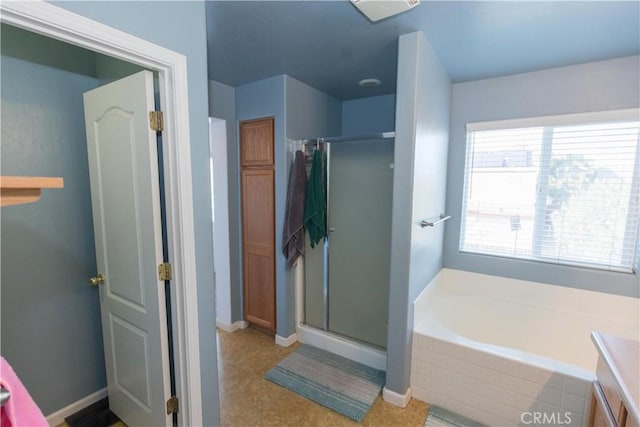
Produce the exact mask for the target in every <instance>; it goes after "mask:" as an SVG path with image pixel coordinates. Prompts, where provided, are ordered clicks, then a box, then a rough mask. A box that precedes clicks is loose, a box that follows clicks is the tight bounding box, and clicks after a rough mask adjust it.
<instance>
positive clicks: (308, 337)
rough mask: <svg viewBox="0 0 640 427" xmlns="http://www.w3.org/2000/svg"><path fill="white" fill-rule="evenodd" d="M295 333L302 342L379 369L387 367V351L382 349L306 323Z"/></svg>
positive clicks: (383, 369) (382, 369)
mask: <svg viewBox="0 0 640 427" xmlns="http://www.w3.org/2000/svg"><path fill="white" fill-rule="evenodd" d="M297 333H298V341H300V342H301V343H302V344H309V345H312V346H314V347H318V348H320V349H322V350H325V351H328V352H330V353H333V354H337V355H339V356H342V357H346V358H347V359H351V360H355V361H356V362H360V363H362V364H363V365H367V366H371V367H372V368H376V369H379V370H381V371H385V370H386V369H387V353H386V352H384V351H381V350H378V349H375V348H373V347H369V346H367V345H364V344H360V343H357V342H355V341H351V340H348V339H346V338H344V337H341V336H338V335H334V334H331V333H328V332H325V331H321V330H319V329H316V328H312V327H310V326H306V325H299V326H298V328H297Z"/></svg>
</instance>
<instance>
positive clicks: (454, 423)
mask: <svg viewBox="0 0 640 427" xmlns="http://www.w3.org/2000/svg"><path fill="white" fill-rule="evenodd" d="M424 427H483V425H482V424H480V423H477V422H475V421H473V420H470V419H469V418H465V417H463V416H462V415H458V414H454V413H453V412H450V411H447V410H446V409H444V408H440V407H439V406H433V405H429V413H428V414H427V419H426V420H425V422H424Z"/></svg>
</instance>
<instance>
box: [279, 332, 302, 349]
mask: <svg viewBox="0 0 640 427" xmlns="http://www.w3.org/2000/svg"><path fill="white" fill-rule="evenodd" d="M296 341H298V335H297V334H296V333H295V332H294V333H292V334H291V335H289V336H288V337H287V338H282V337H281V336H280V335H276V344H278V345H279V346H280V347H289V346H290V345H292V344H293V343H295V342H296Z"/></svg>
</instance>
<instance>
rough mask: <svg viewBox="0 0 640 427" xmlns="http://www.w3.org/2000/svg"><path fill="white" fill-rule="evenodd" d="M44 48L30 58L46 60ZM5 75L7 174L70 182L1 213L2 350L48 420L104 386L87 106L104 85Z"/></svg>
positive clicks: (20, 71) (21, 64) (5, 65)
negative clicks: (92, 280) (86, 99)
mask: <svg viewBox="0 0 640 427" xmlns="http://www.w3.org/2000/svg"><path fill="white" fill-rule="evenodd" d="M2 42H3V44H2V47H3V52H4V48H5V46H7V45H8V44H10V39H8V38H3V40H2ZM40 47H42V46H40ZM40 47H38V46H37V45H31V46H30V47H29V49H28V50H29V53H30V57H29V59H30V60H32V59H33V60H36V59H37V61H36V62H39V63H46V62H47V61H46V60H43V58H42V57H40V56H39V55H38V51H39V50H40ZM49 47H51V46H49ZM55 51H56V50H55V49H54V50H53V51H52V50H50V51H49V52H48V54H52V53H53V52H55ZM25 53H26V49H25ZM36 57H38V58H39V59H38V58H36ZM76 59H77V60H78V61H81V60H82V59H81V58H76ZM88 59H89V60H91V59H92V58H88ZM54 63H55V61H54ZM0 73H1V76H2V81H1V85H2V118H1V124H0V126H1V127H2V148H1V149H2V161H1V168H2V174H3V175H27V176H29V175H32V176H61V177H63V178H64V188H63V189H56V190H45V191H44V192H43V197H42V199H41V200H40V201H38V202H37V203H33V204H28V205H20V206H9V207H3V208H2V217H1V219H2V220H1V235H2V240H1V242H2V250H1V254H2V258H1V260H0V263H1V265H2V270H1V281H2V300H1V301H2V307H1V308H0V310H1V312H2V322H1V325H2V331H1V337H2V342H1V347H2V354H3V356H4V357H5V358H6V359H7V360H8V361H9V363H11V364H12V366H13V368H14V369H15V371H16V373H17V374H18V375H19V376H20V378H21V380H22V381H23V382H24V384H25V386H26V387H27V389H29V391H30V393H31V395H32V396H33V398H34V400H35V401H36V403H37V404H38V406H40V408H41V410H42V411H43V412H44V413H45V414H50V413H52V412H54V411H56V410H58V409H60V408H62V407H64V406H67V405H69V404H70V403H72V402H75V401H77V400H79V399H81V398H83V397H85V396H87V395H89V394H91V393H94V392H95V391H97V390H100V389H102V388H104V387H105V386H106V378H105V367H104V350H103V347H102V329H101V322H100V301H99V298H98V296H99V294H98V290H97V289H93V288H90V287H89V286H88V284H87V279H88V278H89V277H92V276H95V274H96V260H95V249H94V240H93V221H92V214H91V193H90V189H89V170H88V162H87V147H86V138H85V128H84V121H83V117H84V110H83V103H82V93H83V92H86V91H88V90H91V89H93V88H95V87H97V86H98V80H97V79H96V78H95V77H87V76H83V75H79V74H75V73H71V72H68V71H62V70H58V69H56V68H51V67H48V66H44V65H39V64H38V63H33V62H26V61H22V60H19V59H14V58H10V57H7V56H2V62H1V72H0ZM61 384H63V385H64V386H62V387H61Z"/></svg>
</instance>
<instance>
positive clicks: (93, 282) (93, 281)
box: [89, 274, 104, 286]
mask: <svg viewBox="0 0 640 427" xmlns="http://www.w3.org/2000/svg"><path fill="white" fill-rule="evenodd" d="M98 285H104V276H103V275H102V274H98V275H97V276H96V277H92V278H90V279H89V286H98Z"/></svg>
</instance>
